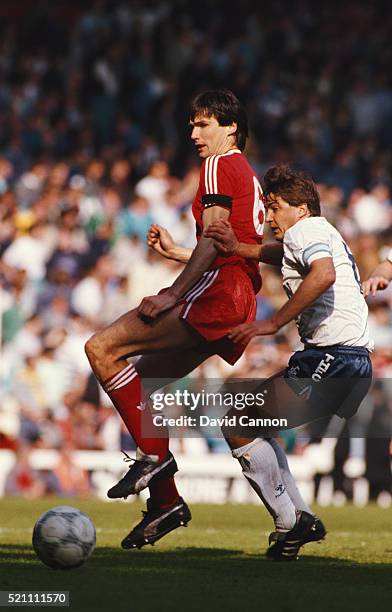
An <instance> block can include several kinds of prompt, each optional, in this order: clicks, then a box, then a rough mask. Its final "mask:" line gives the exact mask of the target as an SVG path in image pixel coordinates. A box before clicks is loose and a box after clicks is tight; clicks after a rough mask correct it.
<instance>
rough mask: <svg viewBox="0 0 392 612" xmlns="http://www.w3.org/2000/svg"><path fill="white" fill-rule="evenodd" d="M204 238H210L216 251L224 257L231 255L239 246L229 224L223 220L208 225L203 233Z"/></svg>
mask: <svg viewBox="0 0 392 612" xmlns="http://www.w3.org/2000/svg"><path fill="white" fill-rule="evenodd" d="M204 236H206V237H207V238H212V239H213V240H214V245H215V247H216V248H217V250H218V251H220V253H223V254H224V255H233V253H235V251H236V249H237V247H238V244H239V242H238V240H237V236H236V235H235V233H234V232H233V228H232V227H231V225H230V223H229V222H228V221H224V220H223V219H219V220H218V221H214V222H213V223H210V225H209V226H208V228H207V229H206V230H205V232H204Z"/></svg>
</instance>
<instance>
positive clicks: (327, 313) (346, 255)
mask: <svg viewBox="0 0 392 612" xmlns="http://www.w3.org/2000/svg"><path fill="white" fill-rule="evenodd" d="M283 248H284V256H283V262H282V274H283V285H284V288H285V290H286V293H287V295H288V296H289V297H291V296H292V295H293V294H294V293H295V292H296V291H297V289H298V287H299V286H300V285H301V283H302V281H303V280H304V278H305V276H306V275H307V274H308V273H309V270H310V264H311V263H312V262H313V261H316V260H317V259H321V258H322V257H332V260H333V264H334V266H335V270H336V281H335V282H334V284H333V285H331V287H329V289H327V291H325V292H324V293H323V294H322V295H321V296H320V297H319V298H318V299H317V300H316V301H315V302H313V304H312V305H311V306H309V307H308V308H307V309H306V310H304V311H303V312H302V313H301V314H300V315H299V317H298V319H297V325H298V331H299V334H300V336H301V340H302V342H303V343H304V344H309V345H314V346H332V345H335V344H343V345H346V346H362V347H365V348H368V349H369V350H372V348H373V342H372V341H371V340H370V337H369V329H368V307H367V304H366V302H365V299H364V297H363V294H362V291H361V283H360V278H359V272H358V268H357V266H356V263H355V260H354V257H353V255H352V254H351V252H350V249H349V248H348V246H347V244H346V243H345V242H344V240H343V238H342V236H341V235H340V234H339V232H338V231H337V230H336V229H335V228H334V227H333V226H332V225H331V224H330V223H328V221H327V220H326V219H325V218H324V217H306V218H305V219H302V220H301V221H298V223H296V224H295V225H294V226H293V227H291V228H290V229H289V230H287V231H286V233H285V236H284V240H283Z"/></svg>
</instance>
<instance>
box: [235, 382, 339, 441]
mask: <svg viewBox="0 0 392 612" xmlns="http://www.w3.org/2000/svg"><path fill="white" fill-rule="evenodd" d="M284 373H285V370H282V371H280V372H278V373H277V374H275V375H274V376H272V377H271V378H269V379H268V380H266V381H264V382H263V383H261V384H260V386H259V387H258V388H257V389H256V390H254V391H253V393H254V394H256V393H263V394H264V399H265V403H264V405H263V406H262V407H257V406H252V407H250V408H248V409H247V410H246V411H245V412H243V413H242V414H244V415H247V416H248V417H249V418H250V419H258V418H263V419H286V421H287V425H284V426H281V427H276V428H274V427H271V428H269V427H265V428H257V427H256V428H255V429H254V430H253V429H252V428H251V427H249V428H245V427H243V428H238V427H237V428H231V429H230V428H226V429H224V431H223V433H224V436H225V438H226V440H227V442H228V443H229V445H230V447H231V448H238V447H240V446H243V445H245V444H247V443H249V442H250V441H252V440H254V439H255V438H256V437H266V438H268V437H273V436H277V435H279V432H280V431H282V430H284V429H292V428H295V427H300V426H302V425H306V424H308V423H311V422H313V421H320V423H321V422H323V423H324V422H326V420H329V419H330V417H331V414H332V413H331V411H330V410H328V409H325V408H324V407H323V406H322V405H320V406H319V407H318V408H317V407H316V408H315V406H314V405H312V404H310V402H309V401H307V399H306V397H305V396H299V395H297V394H296V393H295V392H294V391H293V389H291V387H290V386H289V385H288V383H287V381H286V379H285V378H284V377H283V375H284ZM227 414H228V415H229V416H231V415H233V414H236V411H235V410H233V409H231V410H230V411H229V412H228V413H227ZM237 414H238V413H237Z"/></svg>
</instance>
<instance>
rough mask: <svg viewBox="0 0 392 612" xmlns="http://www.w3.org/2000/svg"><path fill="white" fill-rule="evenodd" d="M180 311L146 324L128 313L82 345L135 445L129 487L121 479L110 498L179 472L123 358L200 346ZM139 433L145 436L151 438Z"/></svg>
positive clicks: (133, 372)
mask: <svg viewBox="0 0 392 612" xmlns="http://www.w3.org/2000/svg"><path fill="white" fill-rule="evenodd" d="M180 309H181V306H178V307H176V308H173V309H172V310H171V311H168V312H167V313H163V314H162V315H161V316H159V317H158V318H157V319H156V320H154V321H153V322H152V323H150V324H147V323H144V322H143V321H142V320H141V319H140V318H139V317H138V315H137V311H136V310H132V311H130V312H128V313H126V314H125V315H123V316H122V317H120V318H119V319H118V320H117V321H115V322H114V323H112V325H110V326H109V327H107V328H105V329H103V330H102V331H100V332H98V333H96V334H95V335H94V336H93V337H92V338H90V340H89V341H88V342H87V344H86V353H87V356H88V358H89V360H90V363H91V366H92V369H93V371H94V373H95V374H96V376H97V378H98V380H99V381H100V382H101V384H102V386H103V388H104V390H105V391H106V392H107V393H108V395H109V397H110V399H111V400H112V402H113V404H114V405H115V407H116V408H117V410H118V412H119V414H120V415H121V418H122V419H123V421H124V423H125V425H126V427H127V429H128V431H129V432H130V434H131V435H132V437H133V438H134V440H135V442H136V444H137V462H135V463H134V465H133V466H132V467H131V469H130V470H129V472H128V474H127V482H125V481H124V480H123V479H122V480H121V481H120V483H118V485H116V486H115V487H114V488H112V489H111V490H110V491H109V492H108V495H109V497H113V498H118V497H126V496H127V495H129V494H131V493H139V492H140V491H141V490H142V489H144V488H146V486H147V485H148V482H149V480H150V479H151V478H154V477H158V476H160V477H163V476H172V475H173V474H174V473H175V472H176V471H177V466H176V463H175V461H174V458H173V456H172V455H171V453H170V452H169V450H168V439H167V432H166V431H164V430H163V428H162V427H158V426H156V425H155V424H154V422H153V418H152V415H151V412H150V410H149V408H148V406H147V405H145V403H144V392H143V387H142V381H141V378H140V376H139V373H138V370H137V368H135V366H134V365H133V364H129V363H128V361H127V359H126V356H129V355H136V354H143V353H153V352H156V353H158V352H159V353H163V352H164V351H166V350H173V349H175V348H178V349H179V348H189V349H190V348H191V347H192V346H194V345H196V344H198V343H200V338H199V337H198V336H197V335H196V334H194V333H193V332H192V331H191V330H190V328H189V327H188V326H187V325H186V324H185V323H184V322H183V321H182V320H180V319H179V312H180ZM163 359H164V357H163ZM158 374H159V372H158V371H157V372H156V375H158ZM142 430H144V431H148V432H149V435H145V434H144V433H143V431H142ZM131 475H132V478H133V481H132V482H131V481H130V476H131Z"/></svg>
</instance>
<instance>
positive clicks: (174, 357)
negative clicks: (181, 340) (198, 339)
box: [136, 345, 215, 394]
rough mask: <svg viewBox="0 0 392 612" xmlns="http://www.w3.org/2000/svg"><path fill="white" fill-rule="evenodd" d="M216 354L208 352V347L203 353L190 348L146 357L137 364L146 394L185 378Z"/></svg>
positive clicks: (211, 351) (211, 350)
mask: <svg viewBox="0 0 392 612" xmlns="http://www.w3.org/2000/svg"><path fill="white" fill-rule="evenodd" d="M214 354H215V350H214V349H213V348H211V349H210V350H208V345H206V349H205V350H203V352H202V351H201V350H200V349H197V348H189V349H181V350H176V351H168V352H165V353H160V354H155V355H144V356H143V357H141V358H140V359H139V361H138V362H137V363H136V370H137V371H138V373H139V376H140V378H141V379H142V380H143V386H144V388H145V390H146V392H147V393H148V394H151V393H153V392H154V391H156V390H157V389H160V388H161V387H162V386H164V385H168V384H169V383H170V382H174V381H176V380H178V379H180V378H183V377H184V376H186V375H187V374H189V372H192V371H193V370H194V369H195V368H197V367H198V366H199V365H200V364H201V363H203V361H205V360H206V359H208V358H209V357H211V355H214Z"/></svg>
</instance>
